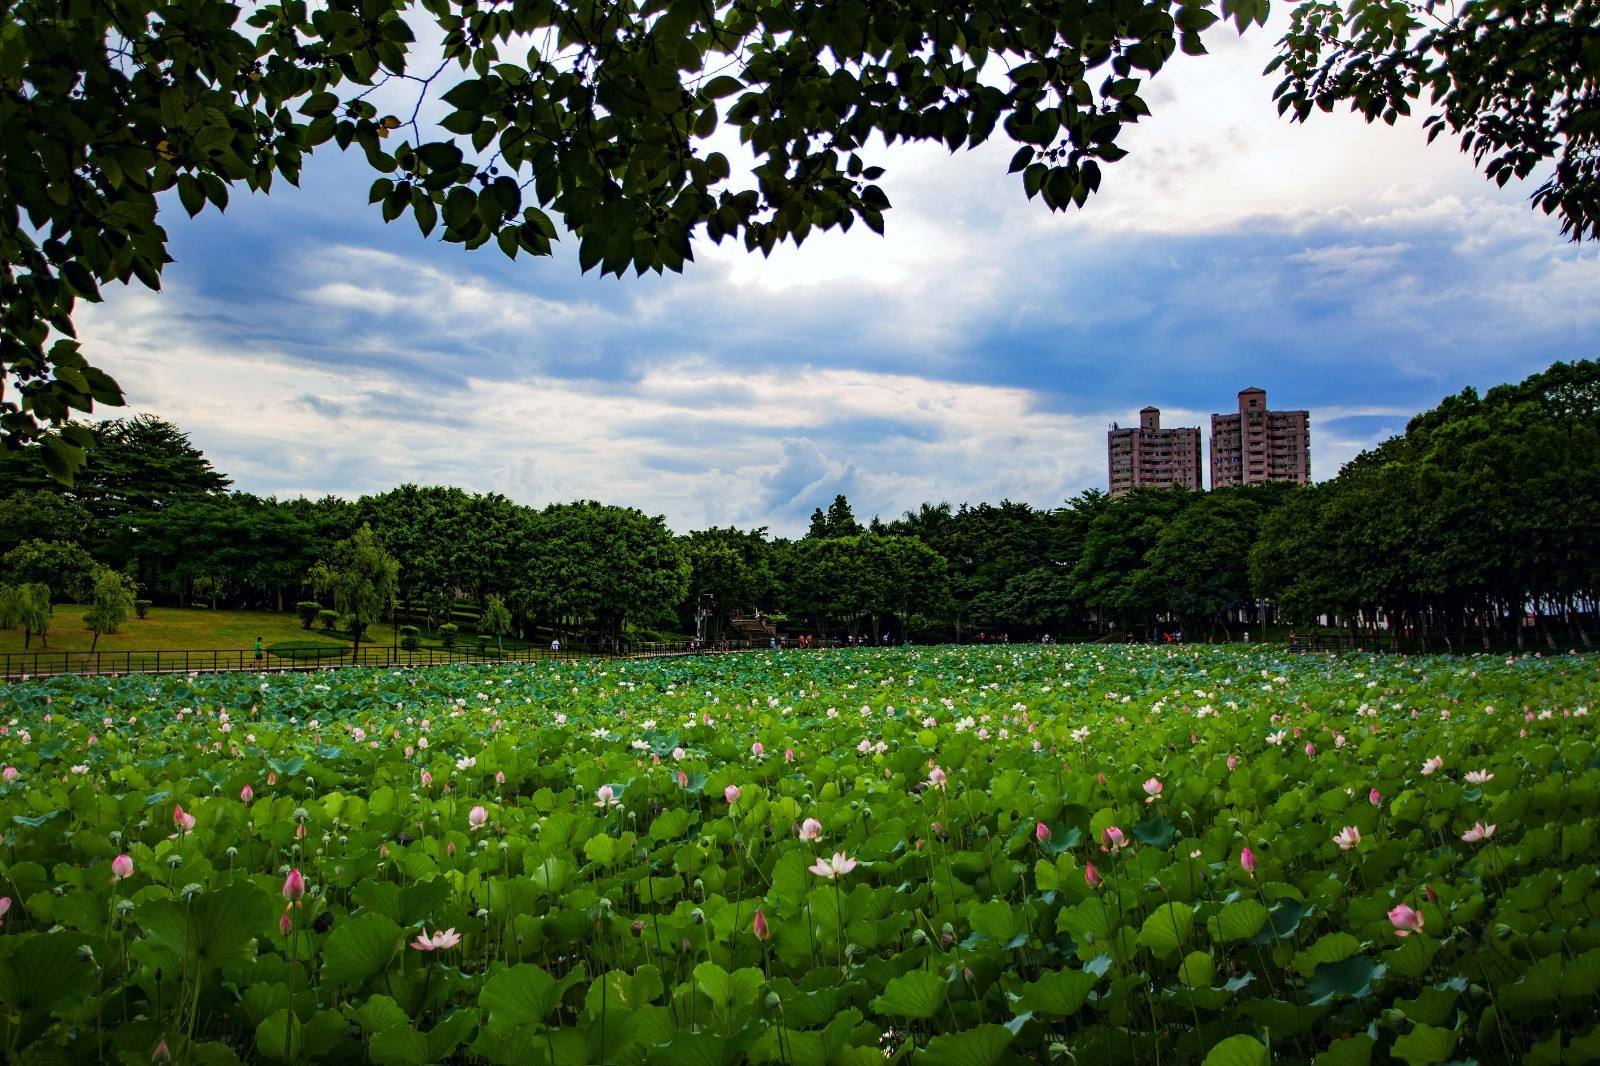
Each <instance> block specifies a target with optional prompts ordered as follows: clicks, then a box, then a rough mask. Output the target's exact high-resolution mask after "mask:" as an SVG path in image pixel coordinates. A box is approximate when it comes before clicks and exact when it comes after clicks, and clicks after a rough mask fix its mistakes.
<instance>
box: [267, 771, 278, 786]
mask: <svg viewBox="0 0 1600 1066" xmlns="http://www.w3.org/2000/svg"><path fill="white" fill-rule="evenodd" d="M277 783H278V771H276V770H268V771H267V784H268V785H276V784H277Z"/></svg>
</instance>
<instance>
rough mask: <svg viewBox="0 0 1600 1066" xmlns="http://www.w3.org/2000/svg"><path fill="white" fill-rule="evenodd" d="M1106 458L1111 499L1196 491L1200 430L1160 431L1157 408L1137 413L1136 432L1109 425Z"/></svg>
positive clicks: (1197, 427)
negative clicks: (1138, 492) (1147, 491)
mask: <svg viewBox="0 0 1600 1066" xmlns="http://www.w3.org/2000/svg"><path fill="white" fill-rule="evenodd" d="M1106 457H1107V465H1108V466H1109V468H1110V473H1111V495H1113V496H1122V495H1125V494H1127V493H1129V492H1132V491H1133V490H1134V489H1140V488H1156V489H1192V490H1194V491H1195V492H1199V491H1200V427H1199V426H1185V427H1182V428H1178V429H1162V428H1161V411H1160V409H1159V408H1155V407H1146V408H1145V409H1144V410H1142V411H1140V412H1139V425H1138V427H1137V428H1135V427H1133V426H1128V427H1126V428H1123V427H1119V426H1117V425H1115V424H1113V425H1112V427H1111V431H1110V432H1109V433H1107V434H1106Z"/></svg>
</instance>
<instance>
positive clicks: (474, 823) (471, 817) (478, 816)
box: [467, 804, 489, 831]
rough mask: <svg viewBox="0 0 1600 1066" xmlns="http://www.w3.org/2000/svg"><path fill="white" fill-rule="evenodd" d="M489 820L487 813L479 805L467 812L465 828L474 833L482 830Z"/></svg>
mask: <svg viewBox="0 0 1600 1066" xmlns="http://www.w3.org/2000/svg"><path fill="white" fill-rule="evenodd" d="M488 820H489V812H488V811H486V810H484V809H483V806H482V805H481V804H480V805H478V806H476V807H474V808H472V810H470V811H468V812H467V828H469V829H472V830H474V831H476V830H479V829H482V828H483V826H484V823H486V822H488Z"/></svg>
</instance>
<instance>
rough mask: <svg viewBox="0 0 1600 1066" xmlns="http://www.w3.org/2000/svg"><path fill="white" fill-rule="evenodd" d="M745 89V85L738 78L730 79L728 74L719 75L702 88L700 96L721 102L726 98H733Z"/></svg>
mask: <svg viewBox="0 0 1600 1066" xmlns="http://www.w3.org/2000/svg"><path fill="white" fill-rule="evenodd" d="M743 88H744V83H743V82H741V81H740V80H739V79H738V78H734V77H730V76H729V75H727V74H719V75H717V76H716V77H715V78H712V79H711V80H710V81H708V82H706V83H705V85H704V86H702V87H701V89H700V95H701V96H703V97H704V98H705V99H707V100H720V99H722V98H723V97H724V96H732V95H733V94H734V93H736V92H738V91H739V90H740V89H743Z"/></svg>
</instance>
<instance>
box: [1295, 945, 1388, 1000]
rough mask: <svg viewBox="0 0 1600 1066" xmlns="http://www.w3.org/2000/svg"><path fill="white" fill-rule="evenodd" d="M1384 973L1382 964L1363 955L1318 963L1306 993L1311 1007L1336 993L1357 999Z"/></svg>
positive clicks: (1331, 997) (1368, 993)
mask: <svg viewBox="0 0 1600 1066" xmlns="http://www.w3.org/2000/svg"><path fill="white" fill-rule="evenodd" d="M1384 973H1385V968H1384V967H1383V966H1380V965H1378V964H1376V963H1374V962H1372V961H1371V960H1370V959H1368V958H1367V957H1366V956H1364V955H1355V956H1352V957H1351V958H1348V959H1344V960H1342V961H1340V962H1323V963H1318V964H1317V968H1316V970H1315V971H1314V972H1313V973H1312V975H1311V984H1310V985H1309V986H1308V987H1307V988H1306V993H1307V995H1309V996H1310V997H1311V1005H1312V1006H1313V1007H1317V1006H1321V1005H1322V1004H1324V1003H1327V1002H1329V1001H1331V1000H1333V999H1335V998H1337V997H1339V996H1349V997H1351V998H1353V999H1361V998H1363V997H1365V996H1368V995H1371V994H1372V986H1373V985H1374V984H1376V983H1377V982H1379V981H1381V980H1383V975H1384Z"/></svg>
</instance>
